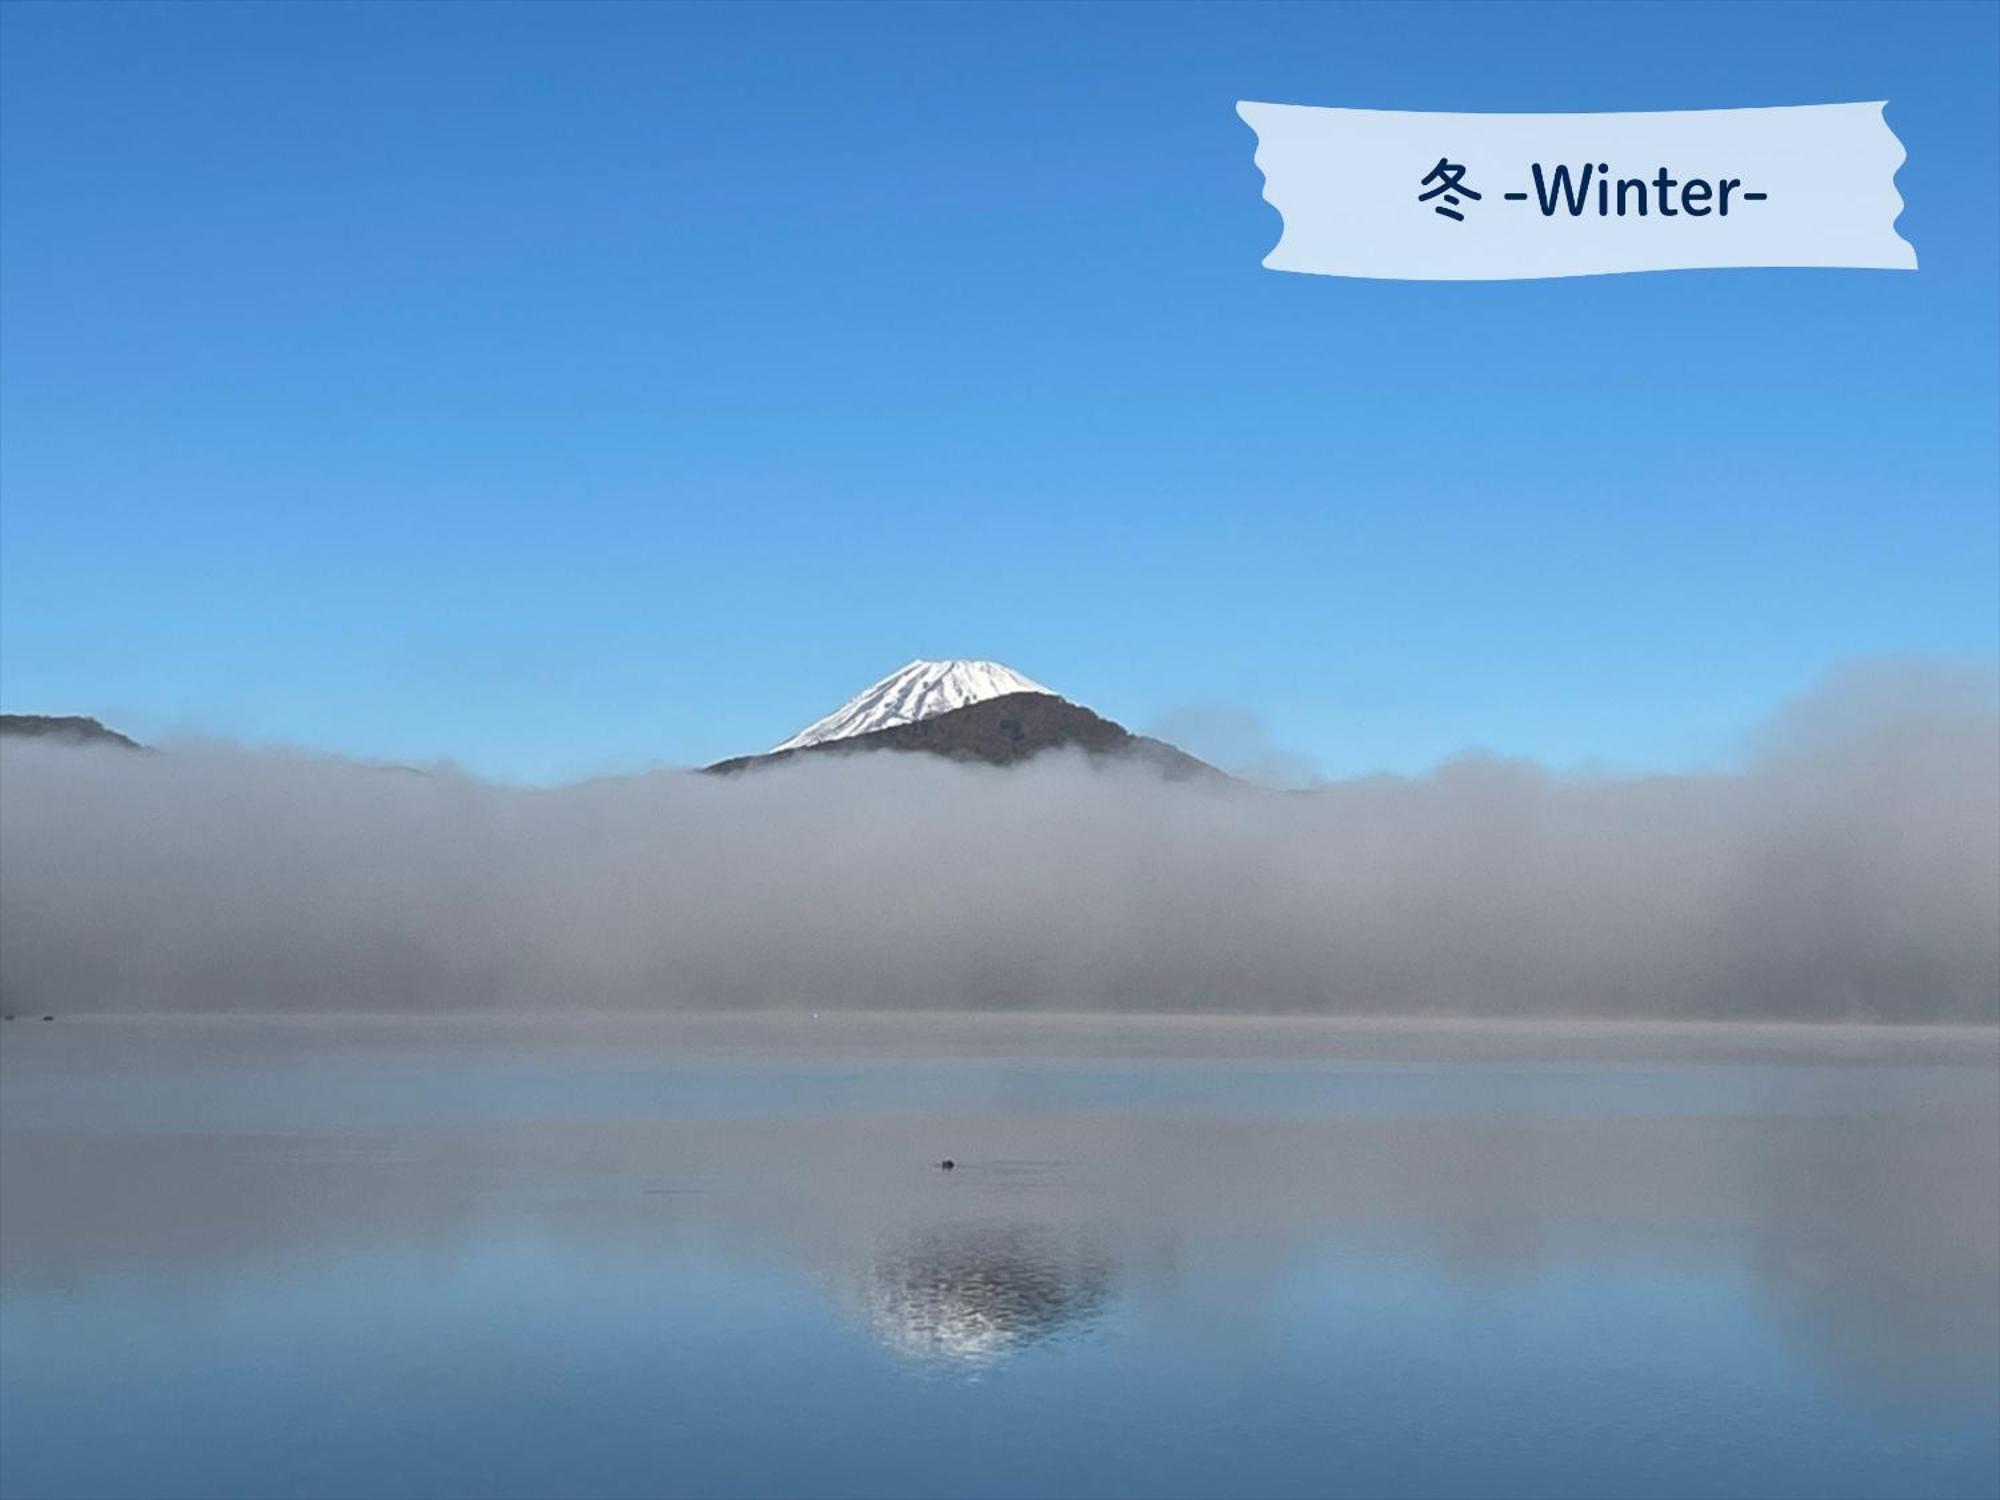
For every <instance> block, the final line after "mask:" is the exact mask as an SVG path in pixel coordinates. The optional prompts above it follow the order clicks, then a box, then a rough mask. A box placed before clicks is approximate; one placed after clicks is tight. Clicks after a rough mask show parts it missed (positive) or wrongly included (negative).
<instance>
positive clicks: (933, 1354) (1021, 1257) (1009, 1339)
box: [864, 1221, 1116, 1363]
mask: <svg viewBox="0 0 2000 1500" xmlns="http://www.w3.org/2000/svg"><path fill="white" fill-rule="evenodd" d="M1115 1269H1116V1268H1115V1267H1114V1266H1113V1265H1112V1263H1111V1261H1110V1260H1109V1259H1108V1258H1106V1257H1105V1256H1104V1255H1103V1254H1102V1253H1100V1252H1099V1251H1097V1250H1096V1249H1094V1248H1092V1247H1090V1246H1088V1245H1085V1244H1082V1243H1080V1242H1076V1241H1073V1240H1067V1239H1065V1238H1064V1237H1062V1236H1059V1235H1057V1234H1055V1233H1053V1232H1052V1231H1050V1230H1048V1229H1047V1228H1044V1227H1042V1226H1039V1225H1028V1224H1014V1223H1004V1222H993V1221H970V1222H965V1223H957V1224H943V1225H936V1226H932V1227H931V1228H929V1229H926V1230H925V1231H923V1232H922V1233H921V1234H918V1235H914V1236H910V1237H908V1238H906V1239H903V1240H899V1241H895V1242H892V1243H890V1244H887V1245H885V1246H884V1247H883V1248H882V1249H881V1250H879V1251H878V1252H877V1253H876V1255H875V1258H874V1260H873V1262H872V1263H871V1264H870V1266H869V1276H868V1283H867V1286H866V1288H865V1289H864V1295H865V1297H866V1299H867V1303H868V1312H869V1316H870V1318H871V1319H872V1320H873V1322H874V1324H875V1329H876V1332H877V1333H878V1334H879V1335H880V1336H881V1338H882V1340H883V1341H884V1342H885V1343H887V1344H888V1345H889V1346H890V1347H891V1348H893V1349H895V1350H896V1351H897V1352H898V1353H900V1354H906V1355H910V1356H912V1357H914V1358H922V1359H951V1360H963V1361H970V1362H974V1363H988V1362H991V1361H993V1360H996V1359H999V1358H1001V1357H1002V1356H1004V1355H1007V1354H1011V1353H1013V1352H1014V1351H1016V1350H1018V1349H1021V1348H1024V1347H1026V1346H1027V1345H1030V1344H1035V1343H1039V1342H1041V1341H1043V1340H1045V1339H1051V1338H1055V1337H1058V1336H1060V1335H1062V1334H1065V1333H1073V1332H1076V1331H1078V1330H1079V1329H1082V1328H1084V1327H1087V1326H1088V1325H1089V1324H1090V1323H1091V1322H1092V1321H1093V1320H1095V1319H1096V1317H1097V1316H1098V1314H1099V1313H1100V1312H1102V1310H1103V1309H1104V1306H1105V1305H1106V1303H1107V1302H1109V1300H1110V1297H1111V1293H1112V1290H1113V1287H1114V1281H1115V1275H1114V1273H1115Z"/></svg>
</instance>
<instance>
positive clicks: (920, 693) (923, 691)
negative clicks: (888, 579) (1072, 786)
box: [770, 661, 1055, 755]
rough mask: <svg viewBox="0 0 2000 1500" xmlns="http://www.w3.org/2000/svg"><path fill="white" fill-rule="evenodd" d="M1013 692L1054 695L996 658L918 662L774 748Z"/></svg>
mask: <svg viewBox="0 0 2000 1500" xmlns="http://www.w3.org/2000/svg"><path fill="white" fill-rule="evenodd" d="M1009 693H1041V694H1044V695H1046V696H1048V697H1051V698H1053V697H1054V696H1055V694H1053V693H1051V692H1049V690H1048V689H1047V688H1045V687H1043V686H1042V685H1041V684H1040V683H1039V682H1035V681H1032V680H1031V679H1029V678H1026V677H1023V676H1022V675H1021V674H1020V673H1019V672H1016V671H1015V670H1014V669H1013V668H1012V667H1003V666H1001V665H1000V663H999V662H997V661H913V662H911V663H910V664H909V665H908V666H906V667H902V668H899V669H898V670H896V671H894V672H891V673H890V674H889V675H888V676H887V677H884V678H883V679H882V680H881V681H880V682H878V683H876V684H875V685H874V686H873V687H871V688H868V689H867V690H865V691H864V692H862V693H859V694H857V695H856V696H855V697H852V698H850V699H848V700H847V702H845V703H843V704H841V706H840V707H839V708H836V709H835V710H834V711H833V712H832V713H830V714H828V715H827V716H826V717H825V718H823V719H819V720H816V721H815V722H813V723H811V724H808V725H807V726H806V727H805V728H804V729H801V730H800V731H799V732H798V733H797V734H795V735H793V736H792V737H791V738H790V739H788V740H786V741H785V742H784V743H783V744H779V745H773V746H772V747H771V750H770V753H771V754H773V755H776V754H778V753H779V752H780V751H785V750H803V749H805V748H806V747H807V746H809V745H823V744H825V743H826V742H827V741H828V740H847V739H853V738H854V737H855V736H856V735H861V734H873V733H875V732H876V731H877V730H879V729H895V728H897V727H898V726H900V725H903V724H914V723H916V722H917V720H919V719H934V718H936V717H937V716H938V715H939V714H948V713H950V712H952V711H953V710H954V709H960V708H967V707H970V706H971V705H972V704H974V703H984V702H985V701H986V700H987V699H988V698H1004V697H1006V696H1007V695H1008V694H1009Z"/></svg>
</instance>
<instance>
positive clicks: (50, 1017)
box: [42, 1016, 55, 1021]
mask: <svg viewBox="0 0 2000 1500" xmlns="http://www.w3.org/2000/svg"><path fill="white" fill-rule="evenodd" d="M42 1019H43V1020H44V1021H53V1020H54V1019H55V1017H54V1016H43V1017H42Z"/></svg>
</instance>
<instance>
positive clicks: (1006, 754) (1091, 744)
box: [704, 693, 1230, 781]
mask: <svg viewBox="0 0 2000 1500" xmlns="http://www.w3.org/2000/svg"><path fill="white" fill-rule="evenodd" d="M1066 748H1074V749H1078V750H1081V751H1083V752H1084V753H1085V754H1086V755H1088V756H1090V757H1091V758H1092V759H1093V760H1106V761H1132V762H1135V763H1138V764H1142V765H1146V766H1150V767H1152V768H1153V769H1154V770H1156V771H1158V772H1159V773H1160V774H1161V775H1163V776H1165V777H1166V778H1167V779H1168V780H1170V781H1196V780H1210V779H1213V780H1217V781H1227V780H1229V779H1230V778H1229V777H1227V776H1225V775H1224V774H1223V773H1222V772H1221V771H1218V770H1217V769H1216V768H1215V767H1214V766H1211V765H1209V764H1208V762H1206V761H1202V760H1196V759H1195V758H1194V757H1193V756H1192V755H1189V754H1188V753H1187V752H1186V751H1184V750H1178V749H1176V748H1175V747H1174V746H1172V745H1169V744H1167V743H1166V742H1165V741H1164V740H1155V739H1149V738H1147V737H1146V736H1145V735H1142V734H1133V733H1132V732H1131V731H1130V730H1129V729H1127V728H1125V726H1124V725H1122V724H1117V723H1114V722H1112V721H1111V720H1110V719H1106V718H1102V717H1100V716H1099V715H1097V714H1094V713H1092V712H1091V711H1090V710H1089V709H1087V708H1082V707H1079V706H1078V705H1076V704H1074V703H1071V702H1070V701H1069V700H1068V699H1067V698H1058V697H1056V696H1055V695H1054V694H1052V693H1005V694H1002V695H1001V696H999V697H997V698H986V699H982V700H981V701H980V702H977V703H971V704H967V705H966V706H965V707H964V708H955V709H952V710H951V711H950V712H948V713H941V714H933V715H932V716H930V717H929V718H924V719H917V720H915V721H913V722H911V723H908V724H898V725H895V726H893V727H892V728H888V729H878V730H874V731H872V732H870V733H868V734H856V735H849V736H846V737H845V738H841V739H830V740H823V741H821V742H819V743H818V744H812V745H802V746H800V747H798V748H797V749H792V750H773V751H770V752H768V753H766V754H763V755H739V756H736V757H734V758H733V759H730V760H722V761H717V762H716V763H715V764H714V765H712V766H708V767H705V768H704V769H705V770H707V771H708V772H709V773H710V774H713V775H718V776H728V775H734V774H736V773H737V772H741V771H748V770H753V769H758V768H762V767H764V766H772V765H777V764H779V763H780V762H783V761H788V760H792V759H795V758H797V757H800V756H827V755H863V754H868V753H870V752H873V751H880V750H891V751H895V750H900V751H911V752H922V753H925V754H930V755H938V756H942V757H944V758H945V759H946V760H956V761H968V762H974V763H978V764H982V765H989V766H1011V765H1019V764H1020V763H1021V762H1023V761H1026V760H1029V759H1032V758H1033V757H1034V756H1037V755H1040V754H1041V753H1042V752H1043V751H1045V750H1058V749H1066Z"/></svg>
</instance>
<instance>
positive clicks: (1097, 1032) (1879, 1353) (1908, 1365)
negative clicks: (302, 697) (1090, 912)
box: [0, 1018, 2000, 1497]
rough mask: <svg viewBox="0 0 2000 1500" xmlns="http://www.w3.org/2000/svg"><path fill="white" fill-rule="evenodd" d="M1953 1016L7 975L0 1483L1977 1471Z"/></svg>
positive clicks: (1835, 1476) (641, 1488) (1971, 1108)
mask: <svg viewBox="0 0 2000 1500" xmlns="http://www.w3.org/2000/svg"><path fill="white" fill-rule="evenodd" d="M1996 1063H2000V1051H1996V1043H1995V1039H1994V1038H1993V1036H1992V1034H1991V1033H1977V1034H1964V1033H1959V1034H1951V1035H1947V1034H1943V1033H1923V1034H1919V1033H1899V1034H1881V1033H1868V1032H1860V1031H1843V1032H1834V1031H1823V1032H1811V1033H1806V1032H1789V1031H1772V1032H1752V1031H1749V1030H1730V1029H1727V1028H1718V1029H1715V1030H1713V1031H1703V1032H1698V1031H1685V1032H1680V1031H1676V1032H1660V1033H1641V1032H1615V1031H1600V1032H1592V1033H1561V1032H1551V1031H1544V1030H1537V1029H1533V1028H1516V1029H1512V1030H1508V1029H1500V1030H1492V1029H1488V1030H1485V1031H1473V1030H1464V1029H1458V1030H1454V1029H1449V1028H1428V1029H1423V1028H1419V1029H1412V1030H1397V1029H1395V1028H1365V1027H1363V1028H1355V1027H1337V1026H1314V1025H1312V1024H1309V1023H1294V1024H1280V1023H1252V1022H1244V1023H1235V1024H1193V1023H1157V1024H1149V1023H1140V1022H1121V1023H1102V1024H1089V1025H1086V1024H1083V1023H1074V1022H1072V1023H1059V1022H1053V1021H1051V1022H1029V1021H1022V1022H1013V1023H1005V1024H1002V1023H996V1022H974V1021H969V1020H968V1021H956V1022H954V1021H941V1020H922V1019H909V1018H902V1019H894V1020H868V1021H864V1020H860V1019H852V1020H848V1021H843V1022H838V1023H831V1022H830V1023H824V1024H816V1025H815V1024H809V1023H806V1022H803V1021H798V1022H781V1021H762V1022H748V1021H746V1022H713V1023H708V1022H691V1021H690V1022H657V1023H638V1022H631V1023H614V1022H572V1023H567V1024H562V1025H557V1024H547V1025H530V1024H525V1023H508V1022H499V1021H493V1022H484V1023H471V1022H467V1023H459V1024H444V1023H435V1024H428V1025H426V1024H418V1023H408V1024H393V1023H388V1022H362V1021H354V1022H336V1021H329V1022H326V1023H323V1024H317V1025H303V1024H270V1025H264V1024H259V1023H251V1022H194V1021H182V1022H159V1023H151V1024H145V1023H138V1022H110V1021H78V1022H74V1023H70V1022H64V1023H59V1024H58V1025H55V1026H51V1027H45V1028H44V1027H40V1026H37V1027H34V1028H25V1029H24V1028H21V1027H19V1026H18V1025H15V1026H9V1027H7V1028H5V1033H4V1035H0V1493H4V1494H6V1495H8V1496H22V1497H26V1496H51V1497H54V1496H64V1495H79V1496H81V1495H91V1496H110V1495H223V1494H233V1495H245V1496H267V1495H293V1494H297V1495H329V1496H331V1495H339V1496H405V1495H521V1496H544V1495H591V1496H613V1495H655V1494H786V1495H795V1494H812V1495H845V1494H889V1495H938V1494H963V1495H1021V1494H1034V1493H1044V1494H1090V1495H1112V1494H1118V1495H1132V1494H1146V1495H1203V1494H1242V1493H1257V1494H1274V1495H1275V1494H1301V1495H1308V1494H1355V1495H1378V1494H1396V1495H1517V1494H1522V1493H1542V1494H1554V1495H1578V1496H1583V1495H1660V1496H1666V1495H1731V1496H1735V1495H1887V1494H1903V1495H1922V1496H1944V1495H1990V1494H1993V1493H1995V1492H1996V1490H2000V1305H1996V1304H2000V1068H1997V1067H1996ZM947 1155H949V1156H952V1157H954V1158H955V1159H956V1160H957V1162H958V1163H959V1166H958V1169H957V1170H955V1171H953V1172H949V1173H946V1172H942V1171H940V1170H938V1168H937V1166H936V1162H937V1160H938V1159H939V1158H940V1157H942V1156H947Z"/></svg>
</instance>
